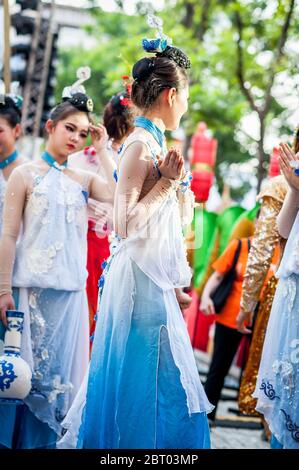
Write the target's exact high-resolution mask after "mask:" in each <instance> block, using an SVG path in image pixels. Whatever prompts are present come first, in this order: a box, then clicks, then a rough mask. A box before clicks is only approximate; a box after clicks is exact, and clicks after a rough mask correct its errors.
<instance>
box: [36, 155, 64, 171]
mask: <svg viewBox="0 0 299 470" xmlns="http://www.w3.org/2000/svg"><path fill="white" fill-rule="evenodd" d="M42 159H43V160H44V161H45V162H46V163H48V165H50V166H52V167H53V168H55V170H58V171H62V170H64V169H65V168H66V167H67V160H66V161H65V162H63V163H62V164H61V165H60V164H59V163H58V162H57V161H56V160H55V158H53V157H52V155H50V154H49V152H47V151H45V152H44V153H43V154H42Z"/></svg>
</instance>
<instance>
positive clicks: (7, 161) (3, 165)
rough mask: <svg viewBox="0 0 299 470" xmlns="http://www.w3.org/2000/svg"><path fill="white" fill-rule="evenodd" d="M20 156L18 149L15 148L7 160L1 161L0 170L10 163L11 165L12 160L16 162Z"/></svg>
mask: <svg viewBox="0 0 299 470" xmlns="http://www.w3.org/2000/svg"><path fill="white" fill-rule="evenodd" d="M18 156H19V153H18V151H17V150H15V151H14V152H13V153H12V154H11V155H9V156H8V157H7V158H6V159H5V160H3V161H2V162H0V170H3V168H6V167H7V166H8V165H10V164H11V163H12V162H14V161H15V160H16V159H17V158H18Z"/></svg>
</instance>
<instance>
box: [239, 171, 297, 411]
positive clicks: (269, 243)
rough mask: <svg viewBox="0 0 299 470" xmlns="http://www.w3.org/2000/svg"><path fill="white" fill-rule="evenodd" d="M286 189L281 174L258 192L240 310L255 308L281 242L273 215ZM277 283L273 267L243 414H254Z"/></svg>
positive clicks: (245, 381)
mask: <svg viewBox="0 0 299 470" xmlns="http://www.w3.org/2000/svg"><path fill="white" fill-rule="evenodd" d="M287 189H288V187H287V183H286V181H285V179H284V177H283V176H276V177H275V178H272V179H271V180H270V181H269V184H268V186H267V187H266V188H265V189H264V190H263V191H262V192H261V193H260V194H259V196H258V200H260V201H261V203H262V206H261V210H260V215H259V218H258V220H257V222H256V228H255V232H254V236H253V239H252V245H251V250H250V253H249V257H248V262H247V268H246V274H245V277H244V281H243V290H242V298H241V310H242V311H243V312H246V313H251V312H253V311H254V310H255V308H256V306H257V303H258V301H259V300H260V298H261V292H262V289H263V286H264V284H265V281H266V278H267V275H269V274H268V273H269V270H270V269H271V268H272V266H271V262H272V260H273V261H274V259H273V255H274V252H275V250H277V249H278V246H281V245H282V244H283V240H282V238H281V237H280V235H279V233H278V228H277V225H276V218H277V216H278V214H279V212H280V209H281V207H282V204H283V201H284V198H285V195H286V192H287ZM276 258H278V259H277V262H278V263H279V261H280V257H279V256H276ZM266 282H267V281H266ZM276 285H277V279H276V278H275V276H274V271H273V270H272V275H270V278H269V279H268V282H267V283H266V286H265V289H264V291H263V293H262V299H261V302H260V306H259V310H258V314H257V318H256V322H255V326H254V332H253V337H252V342H251V346H250V351H249V357H248V361H247V364H246V368H245V370H244V373H243V376H242V380H241V386H240V392H239V408H240V411H241V412H242V413H246V414H251V415H257V412H256V411H255V405H256V400H255V399H254V398H252V393H253V392H254V389H255V384H256V378H257V374H258V369H259V364H260V360H261V355H262V349H263V344H264V338H265V333H266V328H267V324H268V319H269V316H270V312H271V307H272V302H273V299H274V295H275V290H276Z"/></svg>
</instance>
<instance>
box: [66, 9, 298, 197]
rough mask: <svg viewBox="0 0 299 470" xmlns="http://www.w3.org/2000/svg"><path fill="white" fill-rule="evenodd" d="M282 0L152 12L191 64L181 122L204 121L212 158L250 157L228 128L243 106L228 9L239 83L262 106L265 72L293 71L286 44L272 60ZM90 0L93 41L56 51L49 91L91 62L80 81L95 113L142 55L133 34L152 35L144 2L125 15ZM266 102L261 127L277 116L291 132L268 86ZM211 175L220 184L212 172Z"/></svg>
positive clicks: (294, 32)
mask: <svg viewBox="0 0 299 470" xmlns="http://www.w3.org/2000/svg"><path fill="white" fill-rule="evenodd" d="M290 1H291V0H269V1H262V0H251V1H248V0H240V1H224V0H223V1H221V0H202V1H200V2H199V1H198V0H177V1H174V0H166V2H165V8H164V9H163V11H162V12H159V13H158V14H159V16H161V17H162V18H163V21H164V31H165V32H166V33H167V35H168V36H170V37H172V38H173V40H174V43H175V44H176V45H177V46H178V47H181V48H182V49H183V50H184V51H185V52H186V53H187V54H188V55H189V57H190V59H191V63H192V68H191V71H190V106H189V112H188V114H187V115H186V116H185V117H184V119H183V121H182V125H183V127H184V129H185V131H186V132H187V134H188V135H192V133H193V132H194V131H195V129H196V125H197V123H198V122H199V121H201V120H203V121H205V122H206V123H207V125H208V127H209V129H211V131H212V132H213V134H214V136H215V137H216V138H217V139H218V143H219V145H218V155H217V163H218V164H219V163H221V162H228V163H233V162H244V161H246V160H247V159H249V158H251V157H252V155H250V153H249V146H244V144H243V145H242V144H241V143H240V142H239V141H238V138H237V132H236V131H237V129H238V128H239V126H240V120H241V119H242V117H244V116H245V115H246V114H248V113H249V112H251V106H250V103H249V102H248V100H247V99H246V97H245V96H244V94H243V93H242V91H241V89H240V83H239V80H238V76H237V43H236V40H237V32H238V31H237V26H236V15H237V14H239V15H240V17H241V20H242V24H243V30H242V34H243V37H242V43H241V45H242V53H243V72H244V78H245V81H246V87H247V88H248V89H249V91H250V93H251V95H252V97H253V100H254V102H255V104H256V106H258V107H262V106H263V105H264V100H265V97H266V90H267V89H268V87H269V83H270V81H271V77H272V75H274V77H276V76H277V75H278V74H279V73H280V72H281V71H283V70H287V71H288V75H289V76H292V75H296V74H297V76H298V68H297V64H298V55H297V57H294V54H292V53H291V52H289V49H288V48H287V47H285V49H284V55H282V56H281V57H280V59H279V61H277V57H278V55H277V54H278V44H279V41H280V37H281V31H282V25H283V23H284V20H285V17H286V13H287V11H288V9H289V5H290ZM91 3H92V4H93V7H92V8H91V12H92V15H93V18H94V20H95V22H96V26H95V27H94V26H93V27H89V28H87V31H88V33H89V34H90V35H91V36H92V37H93V38H95V39H96V41H97V43H96V45H95V46H94V47H92V48H90V49H85V48H84V45H82V47H81V48H79V49H76V53H74V50H73V49H70V50H65V49H63V50H61V51H60V66H59V73H58V86H57V93H58V96H59V95H60V90H61V89H62V88H63V87H64V86H66V85H69V84H70V82H71V80H72V78H70V77H74V76H75V70H76V68H77V67H79V66H80V65H82V63H83V62H84V65H89V66H90V67H91V69H92V78H91V79H90V80H89V81H88V82H87V84H86V88H87V90H88V92H89V94H90V95H91V96H92V97H93V98H94V100H95V110H96V113H97V114H98V115H101V113H102V110H103V107H104V106H105V104H106V102H107V100H108V99H109V98H110V97H111V96H112V95H113V94H114V93H115V92H117V91H118V90H119V89H120V88H121V86H122V80H121V76H122V75H124V74H128V75H130V73H131V68H132V65H133V64H134V62H135V61H136V60H138V59H139V58H140V57H142V56H143V51H142V48H141V46H140V43H141V39H142V38H143V37H151V36H153V34H154V31H153V30H151V29H150V28H149V27H148V26H147V23H146V17H145V14H146V13H147V12H153V7H152V4H151V3H150V2H144V1H139V2H137V5H136V11H137V13H136V15H131V16H129V15H127V14H126V13H125V12H124V9H123V3H124V2H122V1H118V2H117V4H118V8H117V10H116V11H115V12H113V13H107V12H104V11H103V10H102V9H101V8H99V7H95V5H96V2H95V1H94V2H91ZM298 19H299V12H298V8H297V9H296V8H295V11H294V13H293V16H292V19H291V24H290V27H289V30H288V37H289V38H290V42H291V43H292V42H293V43H294V41H295V40H296V37H297V40H298V31H299V27H298V24H299V21H298ZM83 58H84V60H83ZM269 103H270V105H269V110H268V113H267V115H266V118H265V124H266V129H267V125H269V124H270V123H271V121H272V120H273V119H274V118H275V119H276V120H280V121H281V125H282V126H283V130H284V132H291V130H290V129H289V128H288V125H287V122H286V108H285V106H283V105H282V104H281V102H278V101H277V99H275V98H274V96H273V95H272V92H271V93H270V101H269ZM251 145H252V142H251ZM254 145H255V144H254ZM216 175H217V178H218V181H219V182H220V184H221V181H220V180H221V178H220V175H219V172H218V171H216ZM244 184H245V183H244ZM244 187H245V186H244ZM246 189H247V188H246Z"/></svg>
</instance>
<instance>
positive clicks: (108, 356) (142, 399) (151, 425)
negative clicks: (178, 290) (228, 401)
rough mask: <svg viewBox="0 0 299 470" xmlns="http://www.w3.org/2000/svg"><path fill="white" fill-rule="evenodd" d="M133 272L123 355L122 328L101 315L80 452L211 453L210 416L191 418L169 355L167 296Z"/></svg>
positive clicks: (139, 271) (79, 441)
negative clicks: (97, 450)
mask: <svg viewBox="0 0 299 470" xmlns="http://www.w3.org/2000/svg"><path fill="white" fill-rule="evenodd" d="M132 269H133V275H134V280H135V292H134V293H133V296H134V307H133V311H132V317H131V327H130V331H129V334H128V337H127V338H126V342H125V349H124V354H123V352H122V351H121V350H118V348H117V347H115V345H117V344H119V341H115V337H116V336H117V335H118V338H119V335H121V334H122V332H121V327H122V325H121V324H119V325H118V327H117V328H115V327H113V325H112V322H111V319H110V320H109V318H110V317H111V316H110V315H108V318H106V319H105V318H101V313H100V314H99V317H100V318H99V320H98V324H97V329H96V334H95V342H94V345H93V352H92V359H91V364H90V375H89V384H88V390H87V401H86V406H85V410H84V413H83V420H82V424H81V428H80V432H79V439H78V445H77V447H79V448H82V447H83V448H110V449H114V448H124V449H159V448H160V449H172V448H173V449H175V448H180V449H183V448H184V449H185V448H187V449H201V448H209V447H210V433H209V427H208V421H207V416H206V413H205V412H202V413H194V414H191V415H189V413H188V407H187V398H186V393H185V390H184V389H183V387H182V384H181V380H180V372H179V369H178V368H177V366H176V365H175V363H174V360H173V356H172V353H171V349H170V344H169V337H168V331H167V327H166V310H165V305H164V298H163V291H162V290H161V289H160V288H159V287H158V286H157V285H156V284H154V283H153V282H152V281H151V280H150V279H149V278H148V277H147V276H146V275H145V274H144V273H143V272H142V271H141V270H140V269H139V268H138V267H137V265H136V264H135V263H133V262H132ZM124 282H125V280H124ZM111 315H113V314H112V312H111ZM109 321H110V322H111V323H110V325H109ZM115 335H116V336H115ZM103 342H105V345H104V346H103Z"/></svg>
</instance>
